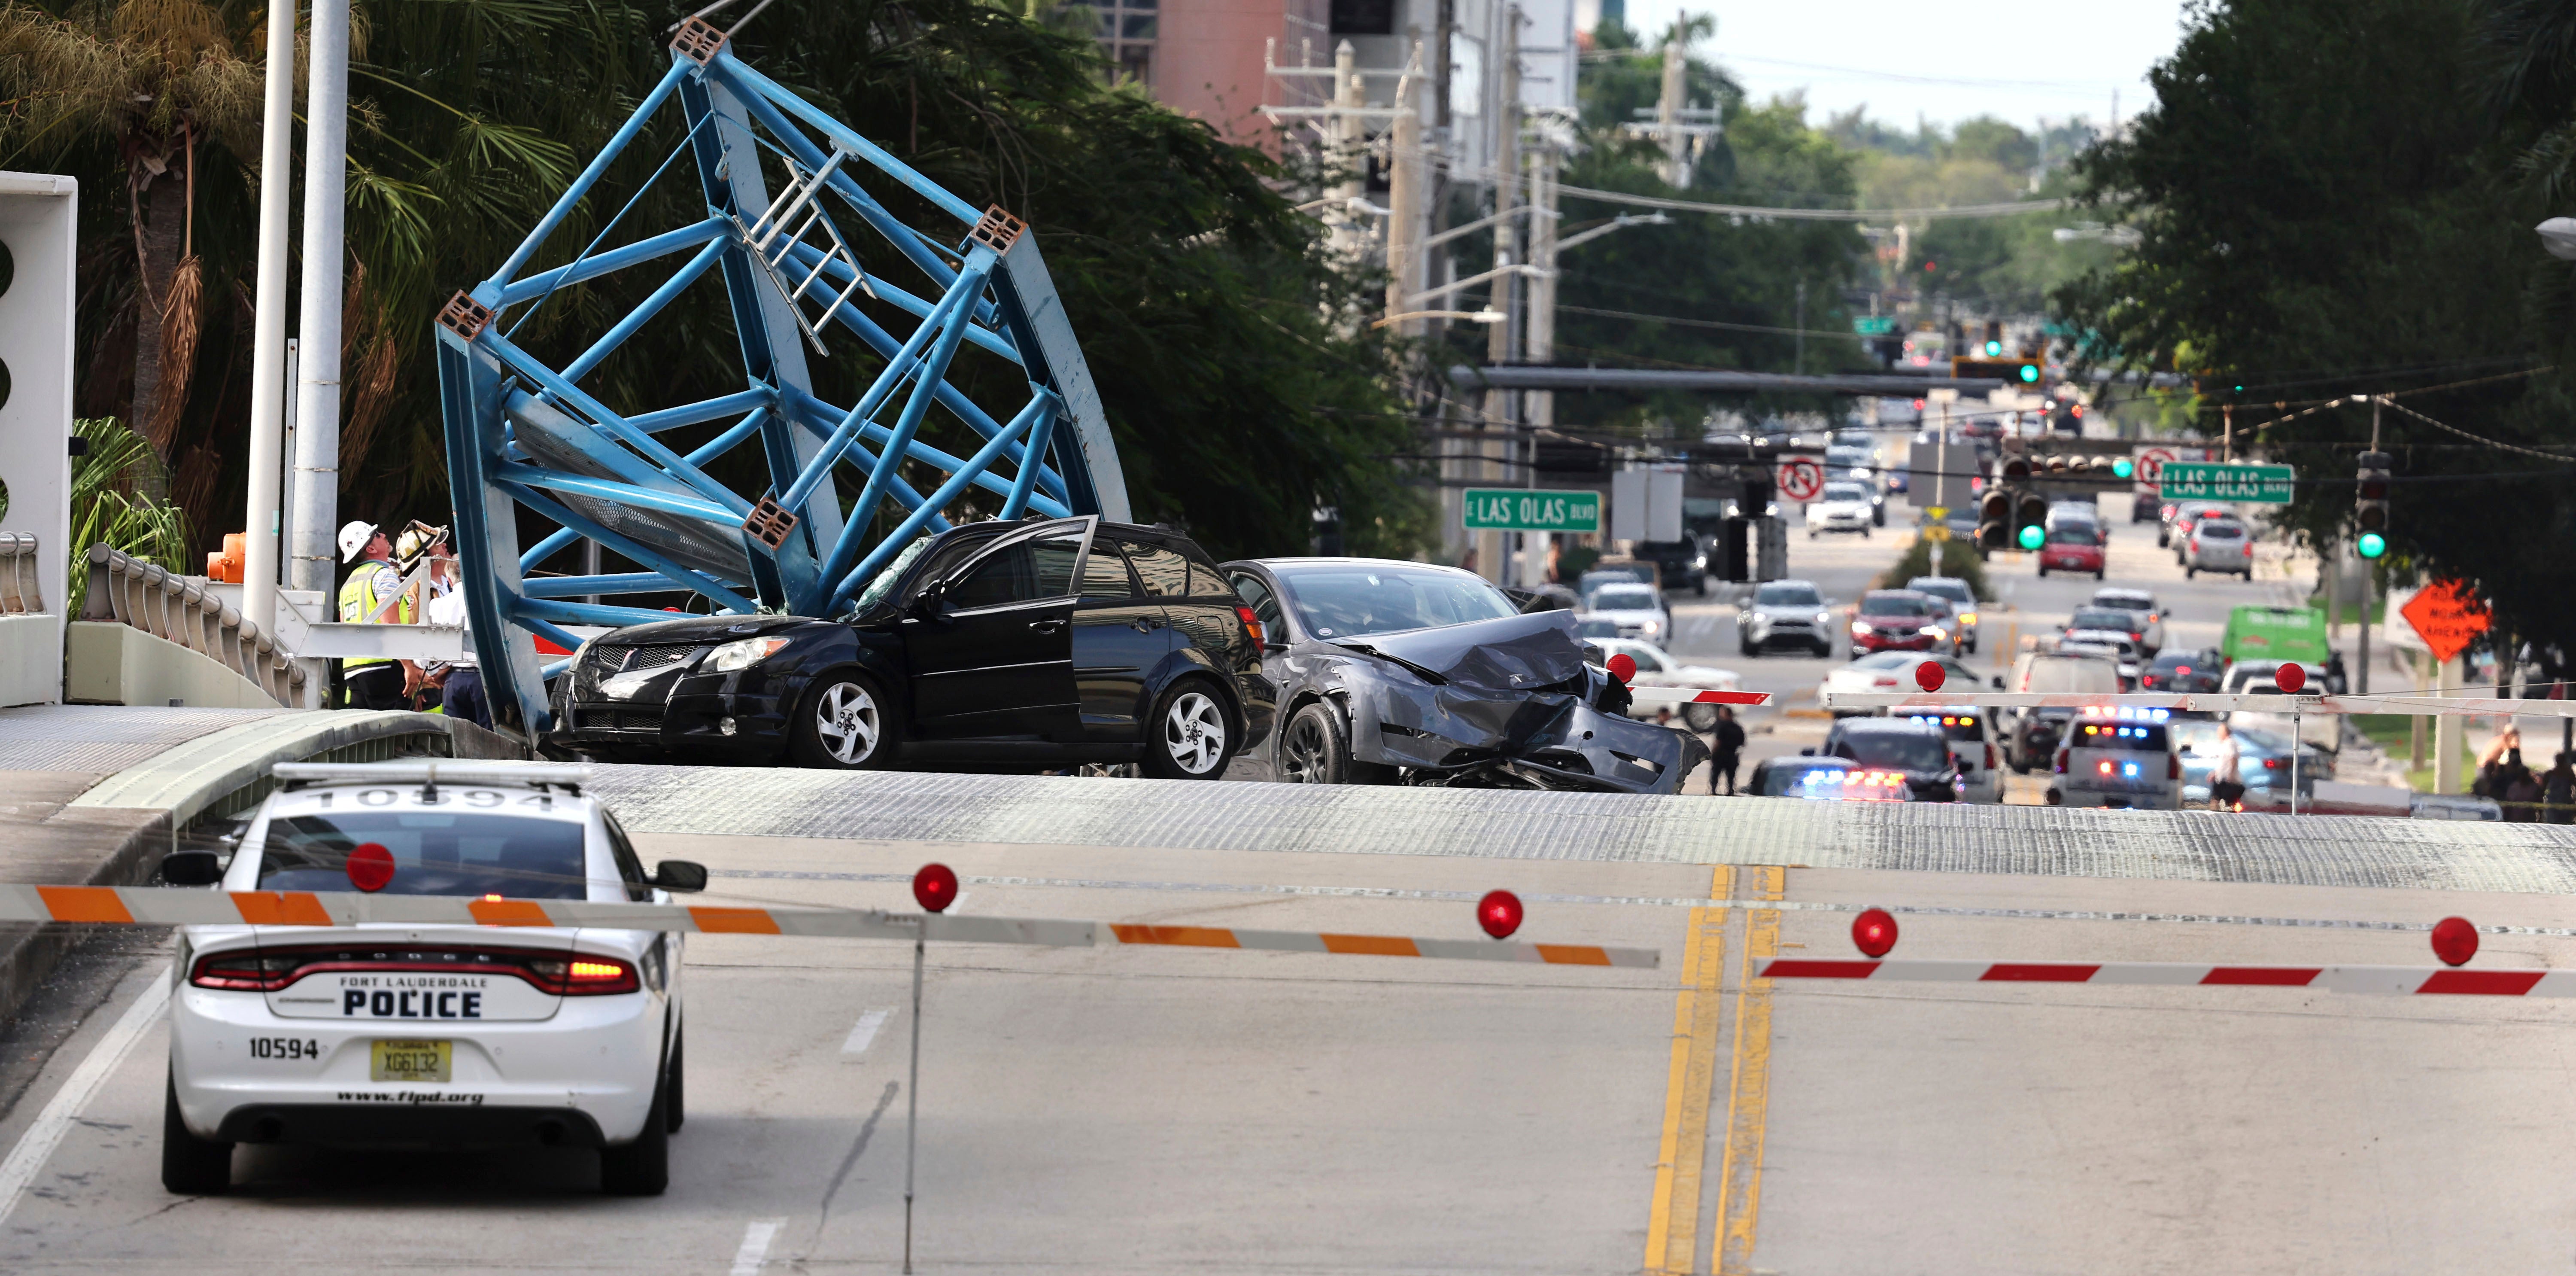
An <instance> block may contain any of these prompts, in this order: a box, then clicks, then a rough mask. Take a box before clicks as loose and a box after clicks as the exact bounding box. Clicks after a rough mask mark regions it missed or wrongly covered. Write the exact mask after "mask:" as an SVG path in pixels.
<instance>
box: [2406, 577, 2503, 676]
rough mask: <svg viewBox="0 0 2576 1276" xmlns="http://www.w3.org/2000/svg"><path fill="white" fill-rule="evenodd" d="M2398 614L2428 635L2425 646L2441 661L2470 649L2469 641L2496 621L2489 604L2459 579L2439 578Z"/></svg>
mask: <svg viewBox="0 0 2576 1276" xmlns="http://www.w3.org/2000/svg"><path fill="white" fill-rule="evenodd" d="M2397 614H2398V615H2400V616H2404V617H2405V618H2406V623H2407V624H2410V625H2413V626H2415V632H2416V633H2419V634H2422V635H2423V636H2424V645H2425V646H2427V647H2430V648H2432V649H2433V658H2434V659H2436V660H2441V661H2449V660H2452V659H2454V658H2456V657H2457V656H2458V655H2459V654H2460V653H2461V652H2462V651H2465V650H2467V649H2468V646H2469V640H2470V639H2472V638H2475V637H2477V636H2478V635H2479V634H2482V633H2485V632H2486V631H2487V626H2488V625H2490V624H2492V623H2493V621H2492V618H2490V617H2489V616H2488V615H2487V605H2486V604H2485V603H2482V602H2479V601H2478V599H2477V595H2475V594H2472V593H2470V592H2469V587H2468V586H2466V585H2463V584H2461V583H2460V582H2458V581H2456V580H2437V581H2434V582H2433V583H2432V584H2430V585H2426V586H2425V587H2423V588H2422V589H2419V590H2417V591H2415V596H2414V597H2413V598H2411V599H2408V600H2407V602H2406V605H2405V606H2404V607H2401V608H2399V609H2398V612H2397Z"/></svg>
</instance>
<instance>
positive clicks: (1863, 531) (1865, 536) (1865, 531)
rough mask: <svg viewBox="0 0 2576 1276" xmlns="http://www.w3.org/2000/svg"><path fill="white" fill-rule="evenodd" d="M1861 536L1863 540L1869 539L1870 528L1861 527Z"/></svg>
mask: <svg viewBox="0 0 2576 1276" xmlns="http://www.w3.org/2000/svg"><path fill="white" fill-rule="evenodd" d="M1860 538H1861V539H1862V540H1868V539H1869V529H1868V528H1866V527H1864V528H1862V529H1860Z"/></svg>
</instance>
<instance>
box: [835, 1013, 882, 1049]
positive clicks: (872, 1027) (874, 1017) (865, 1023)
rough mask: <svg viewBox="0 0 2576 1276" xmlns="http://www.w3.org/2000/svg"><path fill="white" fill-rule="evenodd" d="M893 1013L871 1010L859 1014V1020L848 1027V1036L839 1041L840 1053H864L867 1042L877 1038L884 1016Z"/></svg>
mask: <svg viewBox="0 0 2576 1276" xmlns="http://www.w3.org/2000/svg"><path fill="white" fill-rule="evenodd" d="M893 1013H894V1012H893V1011H891V1010H871V1011H869V1012H867V1013H866V1014H863V1015H861V1016H859V1022H858V1023H857V1024H856V1025H854V1026H852V1027H851V1029H850V1035H849V1038H848V1039H847V1040H845V1041H843V1042H842V1043H841V1053H843V1054H845V1055H863V1054H866V1053H867V1052H868V1043H870V1042H872V1041H875V1040H876V1039H877V1029H879V1028H882V1027H884V1026H885V1021H886V1016H888V1015H890V1014H893Z"/></svg>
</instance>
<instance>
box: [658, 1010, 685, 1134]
mask: <svg viewBox="0 0 2576 1276" xmlns="http://www.w3.org/2000/svg"><path fill="white" fill-rule="evenodd" d="M680 1032H681V1030H680V1029H678V1028H673V1029H672V1030H671V1067H670V1070H669V1071H668V1072H666V1073H664V1074H663V1077H662V1102H663V1111H662V1128H663V1129H664V1130H666V1131H668V1132H670V1133H672V1134H678V1133H679V1132H680V1123H681V1122H682V1121H685V1120H687V1119H688V1116H689V1114H688V1111H687V1104H686V1101H685V1100H686V1097H687V1095H688V1090H687V1088H686V1087H684V1086H682V1085H681V1084H680V1080H681V1072H680V1059H681V1052H680V1047H681V1044H682V1041H681V1036H680Z"/></svg>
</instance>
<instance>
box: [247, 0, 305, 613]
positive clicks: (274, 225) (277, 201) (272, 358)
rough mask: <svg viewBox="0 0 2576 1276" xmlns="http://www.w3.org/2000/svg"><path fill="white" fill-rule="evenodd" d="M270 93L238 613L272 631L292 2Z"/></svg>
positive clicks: (271, 12) (273, 56)
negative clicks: (246, 493) (244, 543)
mask: <svg viewBox="0 0 2576 1276" xmlns="http://www.w3.org/2000/svg"><path fill="white" fill-rule="evenodd" d="M267 75H268V96H267V101H266V104H265V106H264V107H263V108H262V114H261V118H260V143H259V171H260V173H261V175H262V178H263V180H262V181H261V182H260V184H259V266H258V282H257V284H256V286H255V288H254V291H253V293H252V297H253V301H252V318H251V356H250V366H251V372H250V494H249V508H248V510H247V511H246V513H247V519H246V521H245V522H244V524H243V527H242V530H243V531H244V532H245V533H247V535H246V536H245V537H244V540H246V541H247V542H248V544H247V547H246V550H245V553H244V555H243V558H244V561H243V571H242V582H243V583H242V611H243V613H244V614H246V615H247V616H248V617H249V618H250V619H251V621H252V622H253V623H255V624H257V625H258V626H259V629H260V632H261V633H275V632H276V630H277V583H278V578H279V575H280V573H279V571H278V551H279V550H280V549H281V548H282V547H281V546H280V545H279V543H278V535H277V525H278V477H279V471H280V469H281V467H282V466H283V465H284V458H283V457H282V456H281V452H282V450H283V449H282V444H283V442H284V438H283V436H284V434H285V432H286V269H287V264H288V260H287V246H286V236H287V232H288V230H289V229H290V227H289V226H288V224H287V219H288V218H289V217H290V216H291V215H292V212H291V208H292V206H291V205H290V204H289V202H288V201H289V199H290V198H291V196H292V192H293V191H294V189H295V182H294V179H293V176H292V174H293V173H294V171H295V0H269V4H268V68H267Z"/></svg>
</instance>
